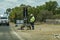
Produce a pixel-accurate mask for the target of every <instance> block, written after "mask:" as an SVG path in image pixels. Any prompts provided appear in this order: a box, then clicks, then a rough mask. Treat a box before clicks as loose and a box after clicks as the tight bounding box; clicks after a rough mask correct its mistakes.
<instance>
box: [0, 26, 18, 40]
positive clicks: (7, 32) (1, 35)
mask: <svg viewBox="0 0 60 40" xmlns="http://www.w3.org/2000/svg"><path fill="white" fill-rule="evenodd" d="M0 40H19V39H18V37H16V35H15V34H13V32H12V30H11V29H10V27H9V26H0Z"/></svg>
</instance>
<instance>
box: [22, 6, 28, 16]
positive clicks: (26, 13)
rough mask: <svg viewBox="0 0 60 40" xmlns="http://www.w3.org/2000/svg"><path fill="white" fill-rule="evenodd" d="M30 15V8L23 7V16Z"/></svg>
mask: <svg viewBox="0 0 60 40" xmlns="http://www.w3.org/2000/svg"><path fill="white" fill-rule="evenodd" d="M27 16H28V9H27V7H23V17H27Z"/></svg>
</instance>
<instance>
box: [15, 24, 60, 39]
mask: <svg viewBox="0 0 60 40" xmlns="http://www.w3.org/2000/svg"><path fill="white" fill-rule="evenodd" d="M18 28H20V26H19V27H14V29H15V30H16V32H17V33H18V34H19V35H20V36H21V37H22V38H23V39H25V40H60V38H58V39H57V38H55V36H54V34H60V25H54V24H40V25H35V30H18Z"/></svg>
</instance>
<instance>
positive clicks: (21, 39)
mask: <svg viewBox="0 0 60 40" xmlns="http://www.w3.org/2000/svg"><path fill="white" fill-rule="evenodd" d="M13 34H14V35H16V36H17V37H18V38H19V39H20V40H24V39H23V38H22V37H21V36H20V35H18V34H17V33H16V32H15V31H13Z"/></svg>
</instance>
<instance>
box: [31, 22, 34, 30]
mask: <svg viewBox="0 0 60 40" xmlns="http://www.w3.org/2000/svg"><path fill="white" fill-rule="evenodd" d="M30 24H31V26H32V30H34V22H31V23H30Z"/></svg>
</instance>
